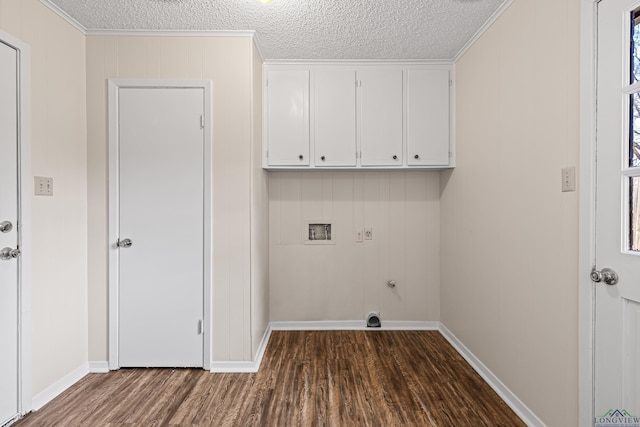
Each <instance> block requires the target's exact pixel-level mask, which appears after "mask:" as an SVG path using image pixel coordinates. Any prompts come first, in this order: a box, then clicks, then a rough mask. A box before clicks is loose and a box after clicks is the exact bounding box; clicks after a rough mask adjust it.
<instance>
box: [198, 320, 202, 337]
mask: <svg viewBox="0 0 640 427" xmlns="http://www.w3.org/2000/svg"><path fill="white" fill-rule="evenodd" d="M198 335H202V320H198Z"/></svg>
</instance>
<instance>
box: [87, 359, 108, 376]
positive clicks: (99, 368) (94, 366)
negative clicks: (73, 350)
mask: <svg viewBox="0 0 640 427" xmlns="http://www.w3.org/2000/svg"><path fill="white" fill-rule="evenodd" d="M89 372H91V373H92V374H106V373H107V372H109V362H102V361H101V362H89Z"/></svg>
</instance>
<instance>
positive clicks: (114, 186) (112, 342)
mask: <svg viewBox="0 0 640 427" xmlns="http://www.w3.org/2000/svg"><path fill="white" fill-rule="evenodd" d="M120 88H202V89H204V140H205V144H204V157H205V158H204V212H203V216H204V260H205V262H204V272H203V273H204V294H203V297H204V307H203V313H204V316H203V331H202V333H203V355H202V356H203V358H202V360H203V369H206V370H209V369H210V366H211V296H212V292H211V286H212V270H211V253H212V249H211V247H212V242H213V237H212V212H211V200H212V198H211V179H212V162H211V161H212V158H211V155H212V114H211V99H212V95H211V90H212V89H211V88H212V84H211V81H209V80H152V79H109V83H108V103H109V106H108V112H109V119H108V120H109V124H108V132H109V136H108V138H109V233H108V235H109V240H108V244H109V369H111V370H114V369H119V367H120V365H119V360H118V332H119V329H118V327H119V325H118V301H119V294H118V272H119V265H118V249H117V245H116V244H117V240H118V237H119V236H118V229H119V223H118V211H119V194H118V188H119V182H118V170H119V164H118V163H119V160H118V159H119V152H118V132H119V131H118V120H117V118H118V90H119V89H120Z"/></svg>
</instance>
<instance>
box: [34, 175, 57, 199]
mask: <svg viewBox="0 0 640 427" xmlns="http://www.w3.org/2000/svg"><path fill="white" fill-rule="evenodd" d="M33 178H34V184H35V192H34V194H35V195H36V196H53V178H51V177H46V176H35V177H33Z"/></svg>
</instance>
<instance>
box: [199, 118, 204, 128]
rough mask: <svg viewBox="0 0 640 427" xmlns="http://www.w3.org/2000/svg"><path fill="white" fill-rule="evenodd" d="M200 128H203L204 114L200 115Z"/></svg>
mask: <svg viewBox="0 0 640 427" xmlns="http://www.w3.org/2000/svg"><path fill="white" fill-rule="evenodd" d="M200 129H204V115H200Z"/></svg>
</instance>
